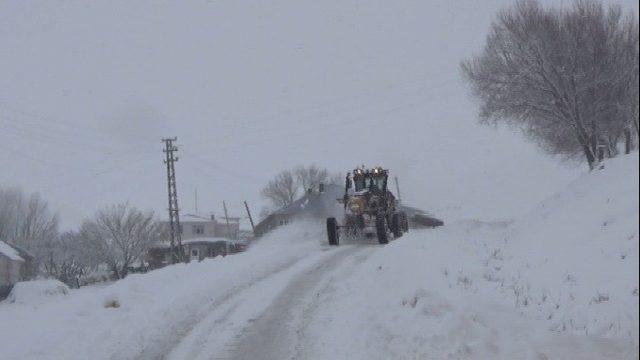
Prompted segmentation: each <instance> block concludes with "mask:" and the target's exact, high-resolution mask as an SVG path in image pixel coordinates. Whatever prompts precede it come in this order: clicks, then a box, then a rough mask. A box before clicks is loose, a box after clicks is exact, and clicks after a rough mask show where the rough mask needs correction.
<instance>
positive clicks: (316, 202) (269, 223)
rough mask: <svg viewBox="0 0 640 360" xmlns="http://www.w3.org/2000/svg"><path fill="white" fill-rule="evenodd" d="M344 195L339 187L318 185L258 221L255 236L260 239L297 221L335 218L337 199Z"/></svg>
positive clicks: (337, 207)
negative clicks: (279, 227) (277, 228)
mask: <svg viewBox="0 0 640 360" xmlns="http://www.w3.org/2000/svg"><path fill="white" fill-rule="evenodd" d="M343 195H344V188H343V187H342V186H339V185H335V184H329V185H322V184H321V185H320V186H319V187H318V189H317V190H313V189H310V190H308V191H307V192H306V193H305V194H304V195H303V196H302V197H301V198H299V199H297V200H296V201H294V202H292V203H291V204H289V205H287V206H285V207H282V208H280V209H278V210H276V211H274V212H272V213H271V214H269V215H268V216H267V217H266V218H264V219H263V220H262V221H260V222H259V223H258V224H257V225H256V227H255V236H256V237H260V236H262V235H264V234H266V233H267V232H269V231H271V230H273V229H275V228H276V227H278V226H282V225H286V224H289V223H290V222H293V221H295V220H297V219H303V218H311V219H322V220H324V219H325V218H327V217H329V216H335V215H336V213H337V212H338V211H339V210H340V209H341V206H340V204H339V203H338V199H341V198H342V196H343Z"/></svg>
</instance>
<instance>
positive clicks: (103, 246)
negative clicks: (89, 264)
mask: <svg viewBox="0 0 640 360" xmlns="http://www.w3.org/2000/svg"><path fill="white" fill-rule="evenodd" d="M162 233H163V227H162V225H161V224H160V223H159V222H157V221H156V220H155V218H154V214H153V212H143V211H141V210H138V209H136V208H134V207H130V206H129V205H128V204H119V205H113V206H109V207H107V208H105V209H103V210H100V211H99V212H98V213H97V214H96V216H95V218H94V219H92V220H85V221H84V222H83V224H82V226H81V228H80V236H81V237H82V238H84V239H85V241H86V244H87V245H88V246H90V247H91V250H90V251H91V252H94V253H95V254H97V255H98V256H99V258H100V259H101V260H102V261H103V262H104V263H106V264H107V265H108V266H109V267H110V268H111V270H112V271H113V272H114V274H115V275H116V276H117V277H118V278H124V277H125V276H126V275H127V273H128V268H129V267H130V266H131V265H132V264H133V263H134V262H135V261H137V260H142V259H143V256H144V253H145V251H146V250H147V249H148V247H149V246H150V245H151V244H152V243H153V242H154V241H156V240H157V239H158V238H160V237H161V236H162Z"/></svg>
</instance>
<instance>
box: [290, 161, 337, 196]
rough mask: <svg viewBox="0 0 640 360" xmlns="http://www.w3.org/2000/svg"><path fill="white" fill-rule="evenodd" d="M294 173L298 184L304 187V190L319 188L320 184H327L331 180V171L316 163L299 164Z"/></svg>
mask: <svg viewBox="0 0 640 360" xmlns="http://www.w3.org/2000/svg"><path fill="white" fill-rule="evenodd" d="M293 173H294V174H295V176H296V180H297V183H298V186H299V187H301V188H302V191H307V190H309V189H317V188H318V185H320V184H322V183H324V184H326V183H327V181H328V180H329V171H328V170H327V169H322V168H319V167H317V166H316V165H310V166H306V167H305V166H297V167H296V168H295V169H293Z"/></svg>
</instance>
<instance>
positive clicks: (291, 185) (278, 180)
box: [261, 170, 298, 208]
mask: <svg viewBox="0 0 640 360" xmlns="http://www.w3.org/2000/svg"><path fill="white" fill-rule="evenodd" d="M297 193H298V184H297V183H296V181H295V179H294V176H293V174H292V173H291V171H289V170H285V171H283V172H281V173H279V174H278V175H277V176H276V177H275V179H273V180H271V181H269V183H268V184H267V185H266V186H265V187H264V188H263V189H262V191H261V194H262V196H264V197H265V198H267V199H268V200H270V201H271V203H272V204H273V206H274V207H276V208H280V207H283V206H286V205H289V204H291V203H292V202H293V200H295V198H296V194H297Z"/></svg>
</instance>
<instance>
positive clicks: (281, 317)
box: [210, 245, 378, 360]
mask: <svg viewBox="0 0 640 360" xmlns="http://www.w3.org/2000/svg"><path fill="white" fill-rule="evenodd" d="M377 248H378V246H363V245H360V246H350V247H348V248H347V249H345V250H344V251H341V252H338V253H336V254H335V256H333V257H331V258H329V259H327V260H326V261H323V262H321V263H319V264H316V265H315V266H313V267H310V268H308V269H307V270H305V271H304V272H302V273H300V274H298V275H297V276H296V277H295V278H294V279H292V281H291V282H289V284H288V285H287V286H286V288H285V289H284V290H283V291H282V292H281V293H280V294H279V295H278V296H277V298H276V299H275V301H273V302H272V303H271V304H270V305H269V306H268V308H266V310H265V311H264V312H263V314H262V315H261V316H260V317H258V318H257V319H256V320H255V321H253V323H252V324H251V325H250V326H248V327H246V328H245V329H244V331H243V332H242V333H240V334H238V336H237V338H236V341H235V342H234V343H233V344H231V346H229V347H228V348H227V349H226V350H227V352H228V354H227V355H225V356H223V357H210V358H213V359H229V360H253V359H264V360H268V359H274V360H275V359H277V360H282V359H298V358H304V357H305V356H304V350H305V348H306V346H305V344H306V343H307V342H309V341H312V339H308V338H307V337H306V334H305V332H306V328H307V326H308V325H309V324H310V323H311V322H312V321H313V320H314V315H315V313H316V310H317V309H318V308H319V307H320V306H321V305H322V304H321V302H320V301H321V299H322V297H321V296H320V294H321V292H324V291H327V290H328V289H329V288H330V287H331V285H332V283H333V281H334V280H335V279H336V277H338V278H342V277H344V276H346V275H348V274H349V273H350V270H351V269H353V268H355V267H356V266H358V265H359V264H361V263H362V262H364V261H365V260H366V259H367V258H368V256H369V255H371V254H372V253H373V252H374V251H375V250H376V249H377ZM361 253H362V254H361ZM347 259H349V261H346V260H347Z"/></svg>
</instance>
